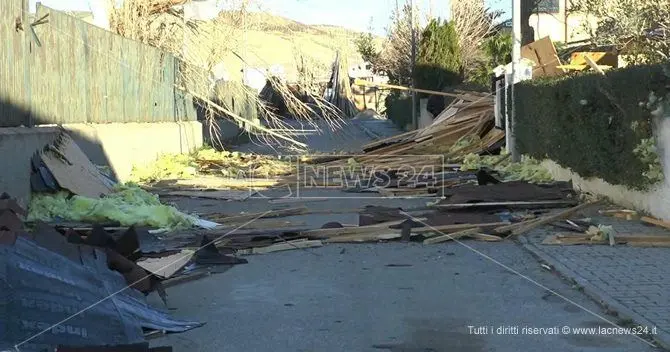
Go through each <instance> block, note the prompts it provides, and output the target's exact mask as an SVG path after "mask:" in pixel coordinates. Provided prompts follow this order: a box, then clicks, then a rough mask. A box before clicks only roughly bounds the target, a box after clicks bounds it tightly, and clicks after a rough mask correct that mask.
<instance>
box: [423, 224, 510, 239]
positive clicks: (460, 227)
mask: <svg viewBox="0 0 670 352" xmlns="http://www.w3.org/2000/svg"><path fill="white" fill-rule="evenodd" d="M505 224H509V223H508V222H491V223H482V224H454V225H440V226H424V227H415V228H413V229H412V233H413V234H424V235H427V234H429V233H431V232H433V233H438V235H442V234H441V233H440V232H456V231H461V230H467V229H472V228H481V229H488V228H496V227H499V226H501V225H505ZM480 232H481V230H480ZM428 236H430V235H428ZM428 236H427V237H428Z"/></svg>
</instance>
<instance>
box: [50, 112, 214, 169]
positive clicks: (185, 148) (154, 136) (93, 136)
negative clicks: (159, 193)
mask: <svg viewBox="0 0 670 352" xmlns="http://www.w3.org/2000/svg"><path fill="white" fill-rule="evenodd" d="M63 128H65V129H66V130H67V131H69V132H70V134H71V135H72V137H73V138H74V140H75V141H76V142H77V144H78V145H79V146H80V148H82V149H83V150H84V152H86V154H87V155H88V157H89V158H90V159H91V161H93V163H94V164H97V165H106V166H109V167H111V169H112V171H113V172H114V176H116V178H117V179H118V180H119V181H126V180H128V177H129V176H130V174H131V171H132V169H133V166H135V165H141V164H147V163H151V162H153V161H155V160H156V158H157V157H158V156H159V155H160V154H165V153H171V154H177V153H187V152H190V151H193V150H195V149H197V148H200V147H202V144H203V138H202V135H203V131H202V124H201V123H200V122H196V121H188V122H165V123H113V124H68V125H63Z"/></svg>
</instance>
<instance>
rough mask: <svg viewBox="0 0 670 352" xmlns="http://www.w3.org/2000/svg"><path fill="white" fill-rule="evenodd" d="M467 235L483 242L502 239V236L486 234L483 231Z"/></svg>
mask: <svg viewBox="0 0 670 352" xmlns="http://www.w3.org/2000/svg"><path fill="white" fill-rule="evenodd" d="M468 237H470V238H472V239H474V240H477V241H484V242H500V241H502V240H503V239H502V237H498V236H494V235H487V234H485V233H473V234H471V235H468Z"/></svg>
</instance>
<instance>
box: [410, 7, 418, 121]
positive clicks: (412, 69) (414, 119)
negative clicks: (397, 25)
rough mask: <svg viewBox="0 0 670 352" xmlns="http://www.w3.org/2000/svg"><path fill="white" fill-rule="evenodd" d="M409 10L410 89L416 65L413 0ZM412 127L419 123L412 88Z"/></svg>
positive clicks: (414, 94)
mask: <svg viewBox="0 0 670 352" xmlns="http://www.w3.org/2000/svg"><path fill="white" fill-rule="evenodd" d="M409 3H410V11H409V25H410V29H411V31H412V61H411V63H410V65H412V66H411V67H410V72H411V74H412V80H411V81H410V82H411V84H410V86H411V87H412V89H414V88H416V87H414V67H415V66H416V30H415V28H416V25H415V23H414V0H410V2H409ZM412 127H413V128H414V129H418V128H419V124H418V122H417V119H416V91H414V90H412Z"/></svg>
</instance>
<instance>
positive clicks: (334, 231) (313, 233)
mask: <svg viewBox="0 0 670 352" xmlns="http://www.w3.org/2000/svg"><path fill="white" fill-rule="evenodd" d="M407 220H408V219H402V220H396V221H388V222H383V223H381V224H374V225H367V226H356V227H338V228H330V229H317V230H308V231H303V232H301V235H303V236H305V237H307V238H310V239H330V238H332V237H334V236H343V235H360V234H367V233H380V232H387V233H393V232H398V234H400V230H399V229H391V228H390V226H394V225H400V224H402V223H403V222H405V221H407ZM425 220H426V219H425V218H422V219H419V221H425Z"/></svg>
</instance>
